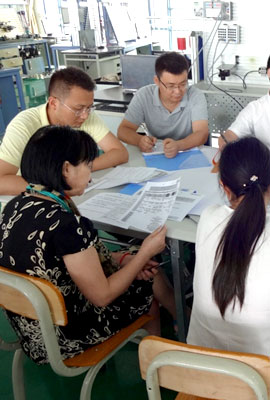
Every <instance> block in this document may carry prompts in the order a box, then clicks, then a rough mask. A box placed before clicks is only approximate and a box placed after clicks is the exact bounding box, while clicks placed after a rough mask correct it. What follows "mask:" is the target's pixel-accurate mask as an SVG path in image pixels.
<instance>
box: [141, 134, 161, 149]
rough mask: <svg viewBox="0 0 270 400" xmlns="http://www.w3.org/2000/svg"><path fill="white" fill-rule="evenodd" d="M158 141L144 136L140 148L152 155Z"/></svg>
mask: <svg viewBox="0 0 270 400" xmlns="http://www.w3.org/2000/svg"><path fill="white" fill-rule="evenodd" d="M156 141H157V139H156V138H155V137H153V136H146V135H145V136H142V137H141V138H140V140H139V143H138V146H139V148H140V150H141V151H142V152H143V153H151V151H153V147H154V146H155V143H156Z"/></svg>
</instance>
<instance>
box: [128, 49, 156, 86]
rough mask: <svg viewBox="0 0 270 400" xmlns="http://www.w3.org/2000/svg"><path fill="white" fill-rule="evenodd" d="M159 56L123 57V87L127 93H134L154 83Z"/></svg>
mask: <svg viewBox="0 0 270 400" xmlns="http://www.w3.org/2000/svg"><path fill="white" fill-rule="evenodd" d="M157 58H158V56H153V55H129V54H127V55H121V56H120V62H121V71H122V87H123V91H124V92H125V93H134V92H136V91H137V90H138V89H140V88H141V87H143V86H146V85H149V84H150V83H154V82H153V78H154V76H155V62H156V59H157Z"/></svg>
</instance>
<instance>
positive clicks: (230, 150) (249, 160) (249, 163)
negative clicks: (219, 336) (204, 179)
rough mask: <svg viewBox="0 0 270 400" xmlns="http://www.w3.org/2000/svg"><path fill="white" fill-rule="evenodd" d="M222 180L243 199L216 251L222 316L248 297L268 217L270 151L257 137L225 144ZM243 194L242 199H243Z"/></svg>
mask: <svg viewBox="0 0 270 400" xmlns="http://www.w3.org/2000/svg"><path fill="white" fill-rule="evenodd" d="M219 170H220V179H221V182H222V183H223V185H224V186H227V187H228V188H229V189H230V190H231V191H232V194H233V195H234V196H235V199H239V200H240V202H239V204H238V205H237V207H236V209H235V211H234V212H233V214H232V216H231V218H230V220H229V222H228V224H227V225H226V227H225V229H224V232H223V234H222V237H221V239H220V242H219V245H218V247H217V250H216V256H215V263H216V270H215V273H214V277H213V281H212V290H213V295H214V299H215V302H216V304H217V306H218V308H219V310H220V313H221V315H222V317H223V318H224V314H225V311H226V308H227V307H228V305H229V304H230V303H231V301H233V307H234V306H235V302H236V300H237V299H238V301H239V303H240V307H242V306H243V302H244V298H245V281H246V276H247V273H248V268H249V264H250V260H251V258H252V256H253V253H254V251H255V247H256V244H257V242H258V240H259V238H260V236H261V234H262V233H263V230H264V226H265V218H266V209H265V199H264V195H265V193H266V191H267V190H268V189H269V186H270V152H269V149H268V148H267V147H266V146H265V145H264V144H263V143H262V142H260V141H259V140H258V139H256V138H255V137H245V138H242V139H240V140H238V141H236V142H232V143H229V144H228V145H227V146H225V147H224V149H223V151H222V153H221V157H220V162H219ZM241 197H242V199H241Z"/></svg>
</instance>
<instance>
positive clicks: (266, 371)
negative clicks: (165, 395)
mask: <svg viewBox="0 0 270 400" xmlns="http://www.w3.org/2000/svg"><path fill="white" fill-rule="evenodd" d="M170 350H176V351H182V352H189V353H195V354H204V355H208V356H217V357H220V358H224V359H231V360H237V361H241V362H242V363H244V364H247V365H249V366H251V367H252V368H253V369H255V370H256V371H257V372H258V373H259V375H260V376H261V377H262V378H263V380H264V382H265V384H266V386H267V391H268V396H269V393H270V358H269V357H266V356H262V355H256V354H248V353H237V352H229V351H222V350H214V349H209V348H203V347H199V346H192V345H188V344H185V343H180V342H176V341H172V340H168V339H163V338H159V337H155V336H147V337H146V338H144V339H143V340H142V342H141V343H140V346H139V359H140V369H141V375H142V378H143V379H146V373H147V369H148V367H149V365H150V364H151V362H152V360H153V359H154V357H156V356H157V355H158V354H160V353H164V352H167V351H170ZM158 380H159V385H160V386H162V387H165V388H168V389H172V390H175V391H176V392H181V393H179V395H178V396H177V400H180V399H181V400H191V399H192V400H195V399H200V398H201V397H202V398H206V399H222V400H232V399H245V400H254V399H256V398H257V397H256V396H255V394H254V392H253V390H252V389H251V388H250V387H249V386H248V385H247V384H245V383H244V382H243V381H241V380H240V379H238V378H235V377H232V376H228V375H224V374H220V373H216V372H209V371H201V370H199V371H198V370H195V369H190V368H183V367H175V366H162V367H160V368H159V369H158ZM189 395H191V396H189ZM194 396H195V397H194ZM196 396H199V397H196ZM149 398H150V397H149Z"/></svg>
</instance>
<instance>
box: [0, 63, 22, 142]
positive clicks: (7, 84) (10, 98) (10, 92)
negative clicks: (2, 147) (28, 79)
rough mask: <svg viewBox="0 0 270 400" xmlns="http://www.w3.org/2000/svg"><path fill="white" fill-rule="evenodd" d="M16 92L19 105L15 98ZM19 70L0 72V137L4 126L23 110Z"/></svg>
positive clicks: (3, 131) (3, 70) (11, 69)
mask: <svg viewBox="0 0 270 400" xmlns="http://www.w3.org/2000/svg"><path fill="white" fill-rule="evenodd" d="M16 88H17V91H18V97H19V104H18V100H17V96H16ZM25 108H26V107H25V101H24V95H23V87H22V80H21V77H20V68H9V69H2V70H0V135H1V136H2V135H3V134H4V133H5V129H6V126H7V125H8V124H9V122H10V121H11V120H12V119H13V118H14V117H15V115H17V114H18V112H19V111H21V110H25Z"/></svg>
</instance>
